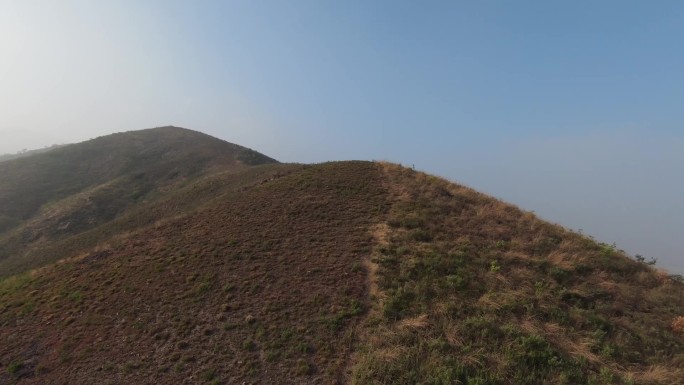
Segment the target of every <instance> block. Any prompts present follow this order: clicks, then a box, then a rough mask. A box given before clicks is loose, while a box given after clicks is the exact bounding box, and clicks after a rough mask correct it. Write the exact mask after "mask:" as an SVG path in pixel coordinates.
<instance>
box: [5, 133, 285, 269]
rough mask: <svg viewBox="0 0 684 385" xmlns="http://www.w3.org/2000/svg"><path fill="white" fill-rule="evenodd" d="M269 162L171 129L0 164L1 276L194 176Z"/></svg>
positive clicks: (241, 149) (107, 139) (34, 262)
mask: <svg viewBox="0 0 684 385" xmlns="http://www.w3.org/2000/svg"><path fill="white" fill-rule="evenodd" d="M274 162H275V161H274V160H273V159H271V158H268V157H266V156H264V155H261V154H259V153H257V152H255V151H252V150H249V149H246V148H244V147H241V146H238V145H234V144H231V143H228V142H224V141H222V140H218V139H216V138H212V137H210V136H208V135H205V134H201V133H198V132H195V131H190V130H186V129H182V128H177V127H161V128H155V129H148V130H141V131H131V132H125V133H119V134H114V135H108V136H104V137H100V138H97V139H93V140H90V141H87V142H83V143H79V144H74V145H68V146H64V147H60V148H57V149H54V150H51V151H49V152H46V153H40V154H36V155H32V156H29V157H26V158H21V159H16V160H11V161H6V162H0V276H3V275H6V274H8V273H10V272H16V271H18V270H21V269H23V268H24V267H30V266H36V265H37V264H40V263H38V262H40V260H39V259H35V258H31V257H29V256H26V255H25V254H26V253H27V252H35V250H36V249H39V248H41V247H43V246H45V245H48V246H51V245H52V244H53V243H54V242H57V241H63V240H64V239H67V238H69V237H71V236H73V235H75V234H79V233H82V232H84V231H87V230H91V229H94V228H97V227H98V226H100V225H102V224H105V223H107V222H109V221H111V220H113V219H114V218H116V217H118V216H120V215H122V214H123V213H124V212H126V211H127V210H129V209H131V208H132V207H135V206H136V205H138V204H140V203H142V202H145V201H147V200H152V201H153V200H155V199H157V198H159V196H160V195H163V194H164V193H166V192H168V191H172V190H174V189H176V188H178V186H179V185H182V184H184V183H188V182H189V181H192V180H194V179H195V178H197V177H200V176H202V175H206V174H209V173H212V172H215V171H217V170H233V171H239V170H243V169H245V168H247V167H249V166H252V165H258V164H266V163H274ZM7 259H12V260H11V261H7Z"/></svg>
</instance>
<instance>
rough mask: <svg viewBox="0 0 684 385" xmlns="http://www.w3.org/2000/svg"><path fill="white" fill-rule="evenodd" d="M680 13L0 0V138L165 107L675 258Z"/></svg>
mask: <svg viewBox="0 0 684 385" xmlns="http://www.w3.org/2000/svg"><path fill="white" fill-rule="evenodd" d="M682 20H684V2H681V1H657V2H648V1H601V2H596V1H582V0H578V1H572V2H551V1H542V0H539V1H524V0H523V1H515V2H512V1H493V0H492V1H468V2H466V1H421V2H416V1H367V0H363V1H357V0H346V1H326V0H309V1H306V0H293V1H276V0H273V1H258V0H252V1H192V2H190V1H169V0H165V1H153V0H145V1H140V0H135V1H123V0H122V1H109V2H103V1H98V2H94V1H87V0H83V1H74V0H64V1H60V2H55V1H49V0H45V1H34V0H16V1H10V0H0V153H14V152H17V151H19V150H21V149H34V148H41V147H44V146H48V145H52V144H61V143H71V142H78V141H83V140H87V139H90V138H94V137H97V136H101V135H106V134H110V133H113V132H120V131H129V130H135V129H143V128H149V127H157V126H163V125H175V126H182V127H186V128H191V129H194V130H198V131H202V132H205V133H207V134H210V135H213V136H216V137H219V138H221V139H224V140H227V141H230V142H234V143H238V144H241V145H244V146H247V147H250V148H253V149H256V150H258V151H260V152H263V153H265V154H267V155H269V156H272V157H275V158H276V159H278V160H280V161H285V162H306V163H308V162H322V161H326V160H343V159H369V160H371V159H372V160H389V161H394V162H398V163H402V164H405V165H414V166H415V167H416V168H417V169H419V170H423V171H426V172H429V173H432V174H437V175H440V176H443V177H445V178H447V179H449V180H452V181H455V182H458V183H462V184H465V185H468V186H470V187H473V188H476V189H478V190H480V191H483V192H486V193H488V194H491V195H493V196H495V197H497V198H500V199H503V200H505V201H508V202H511V203H513V204H516V205H518V206H519V207H521V208H523V209H525V210H529V211H534V212H535V213H536V214H538V215H539V216H541V217H542V218H544V219H547V220H550V221H552V222H556V223H559V224H562V225H564V226H566V227H568V228H570V229H573V230H580V229H581V230H582V232H583V233H585V234H588V235H592V236H594V237H595V238H596V239H598V240H600V241H603V242H607V243H613V242H615V243H617V246H618V247H619V248H622V249H624V250H626V251H627V252H628V253H630V254H637V253H638V254H642V255H643V256H645V257H646V258H647V259H649V258H657V259H658V266H660V267H663V268H667V269H669V270H670V271H671V272H675V273H684V246H683V245H684V243H683V242H682V240H681V237H682V235H684V200H683V199H684V177H683V176H684V175H683V174H684V124H683V123H684V50H682V49H681V41H682V39H683V38H684V23H682ZM0 183H1V182H0Z"/></svg>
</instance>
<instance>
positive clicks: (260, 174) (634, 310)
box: [0, 162, 684, 385]
mask: <svg viewBox="0 0 684 385" xmlns="http://www.w3.org/2000/svg"><path fill="white" fill-rule="evenodd" d="M35 253H36V254H28V255H31V256H32V257H35V258H37V259H49V255H53V256H55V257H54V258H55V259H59V258H61V257H69V258H67V259H66V260H63V261H61V262H59V263H56V264H52V265H49V266H45V267H43V268H41V269H38V270H36V271H33V272H31V273H24V274H20V275H15V276H12V277H9V278H5V279H4V280H2V281H0V341H2V343H0V383H10V384H13V383H19V384H43V383H55V384H62V383H69V384H89V383H91V382H92V381H93V379H97V381H98V382H101V383H105V384H108V383H109V384H120V383H160V384H185V383H187V384H197V383H199V384H202V383H206V384H273V383H278V384H311V383H322V384H348V383H354V384H419V383H420V384H466V385H474V384H478V385H483V384H490V385H520V384H530V385H532V384H534V385H538V384H668V385H676V384H681V378H684V372H683V370H682V368H684V335H683V334H682V330H683V329H684V321H683V320H684V319H683V318H678V317H681V316H684V298H683V297H684V286H683V285H682V283H681V282H678V281H677V280H676V279H674V277H670V276H668V275H667V274H666V273H663V272H659V271H657V270H655V269H653V268H652V267H651V266H647V265H645V264H643V263H640V262H637V261H634V260H632V259H630V258H628V257H627V256H625V255H624V254H623V253H622V252H621V251H619V250H617V249H616V248H615V247H614V246H611V245H605V244H600V243H597V242H595V241H593V240H592V239H590V238H587V237H585V236H582V235H580V234H576V233H573V232H570V231H567V230H565V229H563V228H562V227H560V226H557V225H553V224H550V223H547V222H544V221H541V220H539V219H538V218H536V217H535V216H534V215H533V214H531V213H528V212H524V211H521V210H519V209H517V208H515V207H513V206H510V205H507V204H505V203H503V202H500V201H497V200H495V199H493V198H491V197H488V196H486V195H483V194H480V193H478V192H475V191H473V190H471V189H468V188H465V187H462V186H458V185H455V184H451V183H448V182H446V181H444V180H442V179H439V178H436V177H433V176H429V175H426V174H423V173H419V172H415V171H413V170H410V169H406V168H402V167H399V166H396V165H390V164H380V163H370V162H335V163H326V164H320V165H311V166H309V165H282V164H267V165H263V166H258V167H250V168H245V169H243V170H226V171H223V172H219V173H214V174H210V175H205V176H202V177H201V178H198V179H196V180H193V181H188V183H187V184H185V185H183V186H180V187H178V188H176V189H174V190H173V191H172V192H169V193H168V194H166V195H164V196H161V197H158V198H156V199H154V200H150V202H147V203H141V204H140V205H139V206H137V207H136V208H135V209H132V210H129V211H127V212H126V213H125V214H124V215H121V216H118V217H117V218H115V219H114V220H112V221H109V222H107V223H106V224H104V225H102V226H98V227H97V228H93V229H90V230H87V231H84V232H81V233H79V234H78V235H75V236H73V237H70V238H68V239H64V240H62V241H60V242H50V243H49V244H46V245H45V247H43V248H41V249H40V250H38V251H35ZM678 319H679V321H677V320H678Z"/></svg>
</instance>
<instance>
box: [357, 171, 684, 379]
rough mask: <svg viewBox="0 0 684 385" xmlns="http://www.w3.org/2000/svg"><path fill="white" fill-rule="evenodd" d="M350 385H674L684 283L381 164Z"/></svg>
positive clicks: (682, 364) (683, 371) (682, 351)
mask: <svg viewBox="0 0 684 385" xmlns="http://www.w3.org/2000/svg"><path fill="white" fill-rule="evenodd" d="M385 169H386V173H387V178H388V181H387V183H388V186H389V188H390V190H391V191H392V194H393V198H392V200H393V202H394V203H393V206H392V209H391V212H390V219H389V221H388V223H387V224H385V225H384V226H383V225H380V226H378V227H376V231H375V234H376V239H377V242H378V247H377V249H376V252H375V258H374V259H373V262H374V263H372V264H371V265H370V268H371V271H373V272H374V273H373V280H374V282H375V283H374V288H373V292H374V293H375V295H374V298H375V307H374V309H373V310H372V312H371V315H370V316H369V318H368V320H367V322H366V327H367V332H366V335H365V336H366V338H365V342H364V344H363V345H362V349H361V352H360V353H359V354H358V356H357V365H356V367H355V371H354V383H356V384H417V383H421V384H470V385H473V384H511V385H512V384H518V385H522V384H673V385H674V384H681V383H682V379H683V378H684V336H683V335H682V334H679V335H675V334H673V331H672V328H671V325H672V321H673V319H675V317H676V316H681V315H683V314H684V302H683V301H682V290H683V289H684V288H683V287H682V285H681V283H679V284H677V282H675V281H673V280H672V279H670V278H669V277H668V276H667V275H666V274H663V273H659V272H657V271H655V270H653V269H651V268H650V267H648V266H646V265H644V264H640V263H637V262H635V261H633V260H631V259H629V258H627V257H626V256H625V255H623V254H622V253H621V252H620V251H618V250H615V248H614V247H611V246H608V245H602V244H598V243H596V242H594V241H593V240H591V239H589V238H586V237H584V236H581V235H579V234H576V233H572V232H569V231H567V230H565V229H563V228H561V227H559V226H556V225H552V224H549V223H547V222H543V221H541V220H539V219H537V218H536V217H535V216H533V215H532V214H530V213H526V212H523V211H520V210H518V209H517V208H515V207H512V206H510V205H507V204H504V203H502V202H499V201H496V200H494V199H492V198H490V197H488V196H485V195H482V194H479V193H477V192H475V191H473V190H470V189H467V188H464V187H460V186H456V185H453V184H450V183H447V182H446V181H444V180H441V179H439V178H435V177H431V176H428V175H425V174H422V173H417V172H414V171H412V170H409V169H402V168H400V167H398V166H393V165H385Z"/></svg>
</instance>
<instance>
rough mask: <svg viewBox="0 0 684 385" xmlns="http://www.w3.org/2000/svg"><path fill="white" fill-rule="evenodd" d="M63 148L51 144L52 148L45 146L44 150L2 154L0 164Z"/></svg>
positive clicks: (60, 145)
mask: <svg viewBox="0 0 684 385" xmlns="http://www.w3.org/2000/svg"><path fill="white" fill-rule="evenodd" d="M62 146H64V145H63V144H53V145H52V146H47V147H44V148H39V149H36V150H22V151H19V152H17V153H16V154H2V155H0V162H4V161H6V160H12V159H19V158H25V157H27V156H33V155H36V154H41V153H44V152H48V151H52V150H54V149H57V148H60V147H62Z"/></svg>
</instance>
